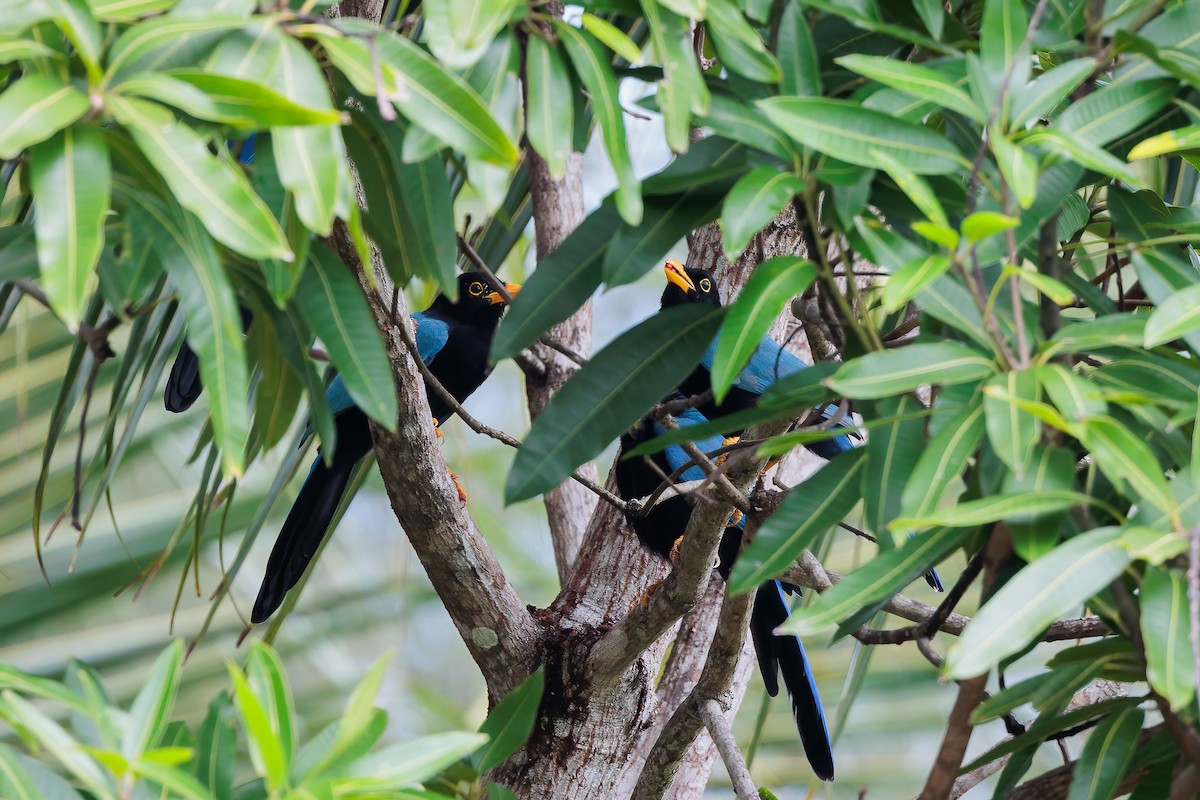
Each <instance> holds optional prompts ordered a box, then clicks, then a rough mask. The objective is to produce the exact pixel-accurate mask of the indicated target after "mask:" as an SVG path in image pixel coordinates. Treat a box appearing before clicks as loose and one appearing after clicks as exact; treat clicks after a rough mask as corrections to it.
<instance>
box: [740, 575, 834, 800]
mask: <svg viewBox="0 0 1200 800" xmlns="http://www.w3.org/2000/svg"><path fill="white" fill-rule="evenodd" d="M788 616H789V612H788V604H787V597H786V596H785V595H784V590H783V584H782V583H780V582H779V581H767V582H766V583H764V584H763V585H762V586H760V587H758V593H757V594H756V595H755V598H754V612H753V613H752V614H751V616H750V634H751V636H752V637H753V638H754V651H755V653H757V655H758V667H759V670H760V671H761V672H762V676H763V682H764V683H765V684H766V685H767V694H769V695H771V696H772V697H774V696H776V695H777V694H779V676H780V675H782V676H783V685H784V687H785V688H786V689H787V693H788V697H789V698H790V699H791V701H792V716H793V717H795V719H796V728H797V729H798V730H799V731H800V742H801V743H802V744H803V745H804V754H805V755H806V756H807V757H808V763H809V764H810V765H812V768H813V772H814V773H816V775H817V777H818V778H820V779H821V780H824V781H831V780H833V745H832V744H831V743H830V741H829V728H828V727H827V726H826V724H825V712H824V710H823V709H822V708H821V697H820V695H818V694H817V684H816V681H814V680H813V675H812V670H810V669H809V667H808V658H807V657H805V655H804V645H802V644H800V638H799V637H797V636H776V635H775V634H773V633H772V631H773V630H775V629H776V628H778V627H779V626H780V625H782V624H783V623H784V622H786V621H787V618H788Z"/></svg>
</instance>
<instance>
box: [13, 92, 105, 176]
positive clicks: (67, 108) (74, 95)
mask: <svg viewBox="0 0 1200 800" xmlns="http://www.w3.org/2000/svg"><path fill="white" fill-rule="evenodd" d="M88 108H89V106H88V99H87V96H86V95H84V93H83V92H81V91H79V90H78V89H76V88H75V87H73V86H71V85H69V84H66V83H63V82H62V80H61V79H59V78H55V77H51V76H49V75H26V76H24V77H23V78H21V79H20V80H18V81H17V82H16V83H14V84H12V85H11V86H10V87H8V89H7V90H5V92H4V94H0V158H5V159H8V158H15V157H16V156H18V155H19V154H20V153H21V151H22V150H24V149H25V148H26V147H29V146H30V145H34V144H37V143H38V142H44V141H46V140H47V139H49V138H50V137H51V136H53V135H54V134H55V133H57V132H58V131H60V130H62V129H63V128H65V127H67V126H68V125H70V124H71V123H72V122H75V120H77V119H79V118H80V117H82V116H83V115H84V114H86V113H87V111H88Z"/></svg>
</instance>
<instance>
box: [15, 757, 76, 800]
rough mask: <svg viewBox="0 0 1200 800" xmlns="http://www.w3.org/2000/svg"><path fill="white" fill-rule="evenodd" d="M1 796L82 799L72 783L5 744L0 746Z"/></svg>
mask: <svg viewBox="0 0 1200 800" xmlns="http://www.w3.org/2000/svg"><path fill="white" fill-rule="evenodd" d="M39 767H41V769H39ZM0 796H3V797H7V798H11V800H83V796H82V795H81V794H79V793H78V792H76V791H75V790H74V789H72V788H71V784H69V783H67V782H66V781H65V780H63V779H62V778H60V777H59V776H58V775H57V774H55V773H54V772H52V771H51V770H49V769H46V768H45V767H42V765H41V764H39V763H37V762H36V761H33V760H32V759H30V758H26V757H24V756H22V755H21V754H20V753H18V752H17V751H16V750H13V749H12V748H11V747H9V746H8V745H6V744H0Z"/></svg>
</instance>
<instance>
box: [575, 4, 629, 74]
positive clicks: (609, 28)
mask: <svg viewBox="0 0 1200 800" xmlns="http://www.w3.org/2000/svg"><path fill="white" fill-rule="evenodd" d="M583 29H584V30H585V31H587V32H588V33H590V34H591V35H592V36H595V37H596V38H597V39H599V40H600V42H601V43H602V44H603V45H604V46H605V47H607V48H608V49H609V50H612V51H613V52H614V53H616V54H617V55H619V56H620V57H621V58H623V59H625V60H626V61H628V62H629V63H630V64H640V63H641V61H642V51H641V49H640V48H639V47H638V45H637V44H635V43H634V41H633V40H632V39H630V38H629V36H628V35H626V33H625V32H624V31H623V30H621V29H620V28H618V27H617V26H615V25H613V24H612V23H611V22H608V21H607V20H605V19H602V18H601V17H597V16H596V15H595V14H590V13H588V12H587V11H585V12H583Z"/></svg>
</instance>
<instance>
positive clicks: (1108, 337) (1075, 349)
mask: <svg viewBox="0 0 1200 800" xmlns="http://www.w3.org/2000/svg"><path fill="white" fill-rule="evenodd" d="M1145 340H1146V317H1145V316H1143V315H1137V316H1135V315H1133V314H1105V315H1104V316H1102V317H1097V318H1096V319H1094V320H1091V321H1089V322H1075V323H1072V324H1070V325H1064V326H1063V327H1062V329H1061V330H1060V331H1059V332H1058V333H1056V334H1054V335H1053V336H1051V337H1050V341H1049V342H1047V343H1046V344H1045V345H1044V346H1043V347H1042V353H1041V355H1042V357H1043V359H1048V358H1050V357H1051V356H1054V355H1058V354H1059V353H1086V352H1088V351H1090V350H1094V349H1100V348H1105V347H1142V346H1143V344H1144V342H1145Z"/></svg>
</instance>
